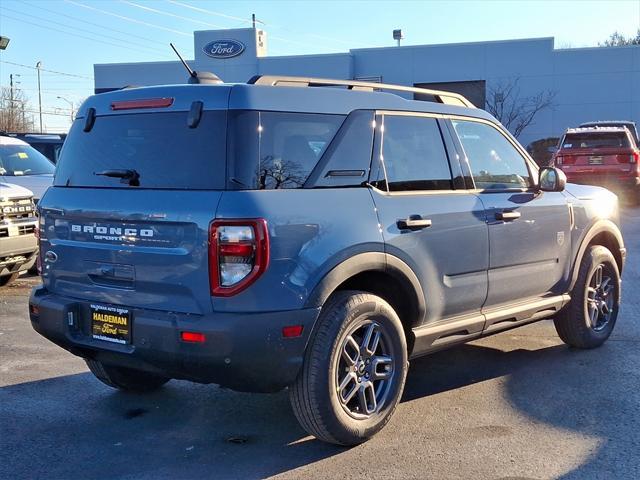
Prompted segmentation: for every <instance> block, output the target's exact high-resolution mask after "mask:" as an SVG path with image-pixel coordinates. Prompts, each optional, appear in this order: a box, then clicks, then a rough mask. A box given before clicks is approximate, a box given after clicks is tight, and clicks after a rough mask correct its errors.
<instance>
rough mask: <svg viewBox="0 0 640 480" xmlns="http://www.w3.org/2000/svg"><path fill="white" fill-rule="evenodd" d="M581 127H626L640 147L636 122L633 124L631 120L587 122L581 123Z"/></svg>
mask: <svg viewBox="0 0 640 480" xmlns="http://www.w3.org/2000/svg"><path fill="white" fill-rule="evenodd" d="M580 127H581V128H586V127H626V128H627V130H629V132H631V135H632V136H633V140H634V141H635V142H636V145H639V146H640V137H639V136H638V128H637V126H636V122H632V121H631V120H600V121H597V122H585V123H581V124H580Z"/></svg>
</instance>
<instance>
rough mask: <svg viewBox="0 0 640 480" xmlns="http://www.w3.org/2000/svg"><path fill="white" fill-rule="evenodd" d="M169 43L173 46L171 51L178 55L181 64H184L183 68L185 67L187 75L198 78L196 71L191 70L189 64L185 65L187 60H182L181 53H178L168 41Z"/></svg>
mask: <svg viewBox="0 0 640 480" xmlns="http://www.w3.org/2000/svg"><path fill="white" fill-rule="evenodd" d="M169 45H170V46H171V48H173V51H174V52H176V55H177V56H178V58H179V59H180V61H181V62H182V65H184V68H186V69H187V72H189V76H190V77H193V78H198V74H197V73H196V72H194V71H193V70H191V67H190V66H189V65H187V62H185V61H184V58H182V55H180V53H179V52H178V50H177V49H176V47H174V46H173V43H171V42H169Z"/></svg>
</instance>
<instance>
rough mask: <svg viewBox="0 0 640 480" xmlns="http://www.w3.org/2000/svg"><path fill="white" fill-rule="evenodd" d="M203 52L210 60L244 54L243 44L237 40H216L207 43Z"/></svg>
mask: <svg viewBox="0 0 640 480" xmlns="http://www.w3.org/2000/svg"><path fill="white" fill-rule="evenodd" d="M203 50H204V53H206V54H207V55H208V56H209V57H211V58H231V57H237V56H238V55H240V54H241V53H242V52H244V44H243V43H242V42H239V41H237V40H216V41H214V42H209V43H207V44H206V45H205V46H204V48H203Z"/></svg>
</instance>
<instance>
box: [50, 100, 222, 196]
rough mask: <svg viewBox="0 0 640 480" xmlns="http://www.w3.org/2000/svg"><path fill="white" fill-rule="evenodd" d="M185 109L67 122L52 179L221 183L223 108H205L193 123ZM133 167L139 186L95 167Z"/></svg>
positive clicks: (153, 184)
mask: <svg viewBox="0 0 640 480" xmlns="http://www.w3.org/2000/svg"><path fill="white" fill-rule="evenodd" d="M187 115H188V112H167V113H139V114H126V115H106V116H100V117H97V118H96V121H95V125H94V126H93V128H92V129H91V130H90V131H89V132H84V131H83V127H84V119H82V118H80V119H78V120H76V121H75V122H74V124H73V127H72V128H71V132H70V133H69V137H68V138H67V140H66V142H65V144H64V149H62V152H61V156H60V159H59V161H58V169H57V172H56V176H55V179H54V185H57V186H69V187H110V188H157V189H163V188H166V189H196V190H198V189H201V190H206V189H218V188H224V183H225V160H226V112H225V111H205V112H203V114H202V118H201V120H200V123H199V124H198V126H197V128H189V127H188V125H187ZM106 170H135V171H136V172H137V173H138V174H139V175H140V180H139V181H140V186H139V187H130V186H129V184H128V182H122V181H121V179H120V178H111V177H106V176H101V175H96V173H99V172H104V171H106Z"/></svg>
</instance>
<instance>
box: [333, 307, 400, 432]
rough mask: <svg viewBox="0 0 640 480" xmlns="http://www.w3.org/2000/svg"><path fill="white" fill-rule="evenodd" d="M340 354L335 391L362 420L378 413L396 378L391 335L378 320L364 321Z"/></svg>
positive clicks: (352, 331) (345, 339)
mask: <svg viewBox="0 0 640 480" xmlns="http://www.w3.org/2000/svg"><path fill="white" fill-rule="evenodd" d="M338 353H339V356H338V358H337V363H338V365H337V368H336V375H335V388H336V391H337V394H338V400H339V401H340V404H341V406H342V408H343V409H344V410H345V411H346V412H347V413H348V414H349V415H350V416H351V417H353V418H356V419H359V420H361V419H366V418H369V417H371V416H372V415H374V414H376V413H378V412H379V411H380V410H381V409H382V408H383V407H384V406H385V402H386V400H387V397H388V394H389V391H390V387H391V384H392V381H393V378H394V375H395V365H394V352H393V349H392V344H391V342H390V339H389V334H388V333H387V332H386V331H385V328H384V327H383V325H381V324H380V323H378V322H376V321H375V320H371V319H368V320H364V321H363V322H359V323H358V324H356V325H354V326H353V327H352V328H351V329H350V331H349V332H348V333H347V334H346V335H345V336H344V337H343V340H342V341H341V344H340V350H339V352H338Z"/></svg>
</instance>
